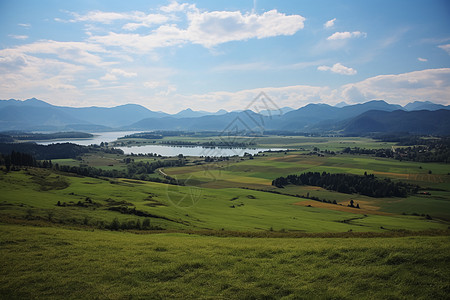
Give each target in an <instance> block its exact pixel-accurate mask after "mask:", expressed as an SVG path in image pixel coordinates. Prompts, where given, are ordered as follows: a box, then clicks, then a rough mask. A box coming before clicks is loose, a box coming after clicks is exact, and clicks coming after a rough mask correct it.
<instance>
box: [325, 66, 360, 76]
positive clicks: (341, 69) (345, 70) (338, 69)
mask: <svg viewBox="0 0 450 300" xmlns="http://www.w3.org/2000/svg"><path fill="white" fill-rule="evenodd" d="M317 70H319V71H331V72H333V73H337V74H342V75H355V74H356V73H357V72H356V70H355V69H352V68H349V67H346V66H344V65H342V64H341V63H335V64H334V65H333V66H332V67H329V66H319V67H317Z"/></svg>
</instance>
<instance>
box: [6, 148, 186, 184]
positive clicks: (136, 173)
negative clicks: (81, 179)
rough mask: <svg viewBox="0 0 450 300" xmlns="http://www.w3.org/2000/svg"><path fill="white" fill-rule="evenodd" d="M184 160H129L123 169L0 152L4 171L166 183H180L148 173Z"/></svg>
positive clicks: (182, 163)
mask: <svg viewBox="0 0 450 300" xmlns="http://www.w3.org/2000/svg"><path fill="white" fill-rule="evenodd" d="M185 164H186V162H185V160H184V159H181V158H179V159H176V160H159V161H155V162H151V163H149V162H145V163H144V162H138V163H135V162H130V163H128V164H127V169H125V170H118V169H112V170H104V169H100V168H95V167H89V166H68V165H59V164H58V163H55V164H53V163H52V161H51V160H37V159H36V158H35V157H34V156H33V155H31V154H28V153H22V152H18V151H12V152H11V154H0V165H2V166H5V167H6V171H7V172H9V171H10V170H15V169H16V168H19V167H37V168H46V169H53V170H55V171H61V172H67V173H74V174H77V175H81V176H86V177H94V178H98V177H109V178H129V179H137V180H146V181H153V182H161V183H168V184H180V183H179V182H178V181H177V180H176V179H174V178H172V177H169V176H166V177H165V178H164V179H162V178H159V177H153V176H150V175H149V174H152V173H154V171H155V170H156V169H158V168H163V167H175V166H183V165H185Z"/></svg>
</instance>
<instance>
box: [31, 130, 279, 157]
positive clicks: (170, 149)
mask: <svg viewBox="0 0 450 300" xmlns="http://www.w3.org/2000/svg"><path fill="white" fill-rule="evenodd" d="M138 132H141V131H114V132H90V133H91V134H93V135H94V137H93V138H90V139H66V140H46V141H36V142H37V143H38V144H41V145H48V144H53V143H74V144H78V145H83V146H89V145H91V144H100V143H101V142H108V143H109V142H113V141H115V140H117V139H118V138H119V137H123V136H125V135H129V134H133V133H138ZM115 148H118V149H122V150H123V152H125V154H131V153H134V154H147V153H156V154H160V155H162V156H177V155H179V154H183V155H184V156H234V155H239V156H243V155H244V153H245V152H247V153H250V154H252V155H253V154H257V153H258V152H260V151H268V150H273V151H277V150H284V149H279V148H271V149H269V148H222V147H215V148H206V147H201V146H194V147H192V146H166V145H144V146H131V147H115Z"/></svg>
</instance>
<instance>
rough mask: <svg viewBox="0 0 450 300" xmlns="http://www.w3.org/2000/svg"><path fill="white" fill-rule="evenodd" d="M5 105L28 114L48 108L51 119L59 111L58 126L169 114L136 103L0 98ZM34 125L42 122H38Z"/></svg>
mask: <svg viewBox="0 0 450 300" xmlns="http://www.w3.org/2000/svg"><path fill="white" fill-rule="evenodd" d="M7 107H16V108H26V111H27V112H28V113H29V114H33V113H32V111H33V109H35V108H41V110H36V114H42V113H43V110H42V109H48V113H49V114H50V113H51V114H52V116H53V119H55V118H57V116H56V115H57V114H58V113H57V112H58V111H59V112H60V118H57V119H59V120H60V121H61V122H59V123H58V122H57V124H58V126H63V125H69V124H70V125H72V124H96V125H101V126H106V127H122V126H125V125H129V124H132V123H134V122H136V121H138V120H141V119H144V118H150V117H153V118H161V117H165V116H169V114H166V113H162V112H154V111H151V110H149V109H147V108H145V107H143V106H141V105H137V104H125V105H120V106H116V107H95V106H92V107H63V106H54V105H51V104H49V103H47V102H44V101H42V100H38V99H36V98H32V99H28V100H25V101H20V100H14V99H10V100H0V109H2V108H7ZM55 120H56V119H55ZM64 120H66V121H64ZM1 121H3V119H2V118H1V117H0V122H1ZM74 122H75V123H74ZM17 125H19V124H17ZM36 125H42V124H41V123H38V124H36Z"/></svg>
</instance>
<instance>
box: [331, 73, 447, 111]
mask: <svg viewBox="0 0 450 300" xmlns="http://www.w3.org/2000/svg"><path fill="white" fill-rule="evenodd" d="M340 90H341V94H342V96H343V99H344V100H345V101H349V102H361V101H363V100H368V99H383V100H386V101H388V102H391V103H398V104H402V105H404V104H407V103H408V102H411V101H424V100H430V101H433V102H437V103H443V104H450V101H449V99H448V95H450V68H442V69H427V70H423V71H414V72H409V73H403V74H398V75H379V76H375V77H371V78H368V79H366V80H363V81H360V82H357V83H352V84H347V85H344V86H342V87H341V89H340ZM350 92H351V93H350ZM349 93H350V94H352V95H355V94H359V95H361V99H358V98H354V97H351V96H350V94H349Z"/></svg>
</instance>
